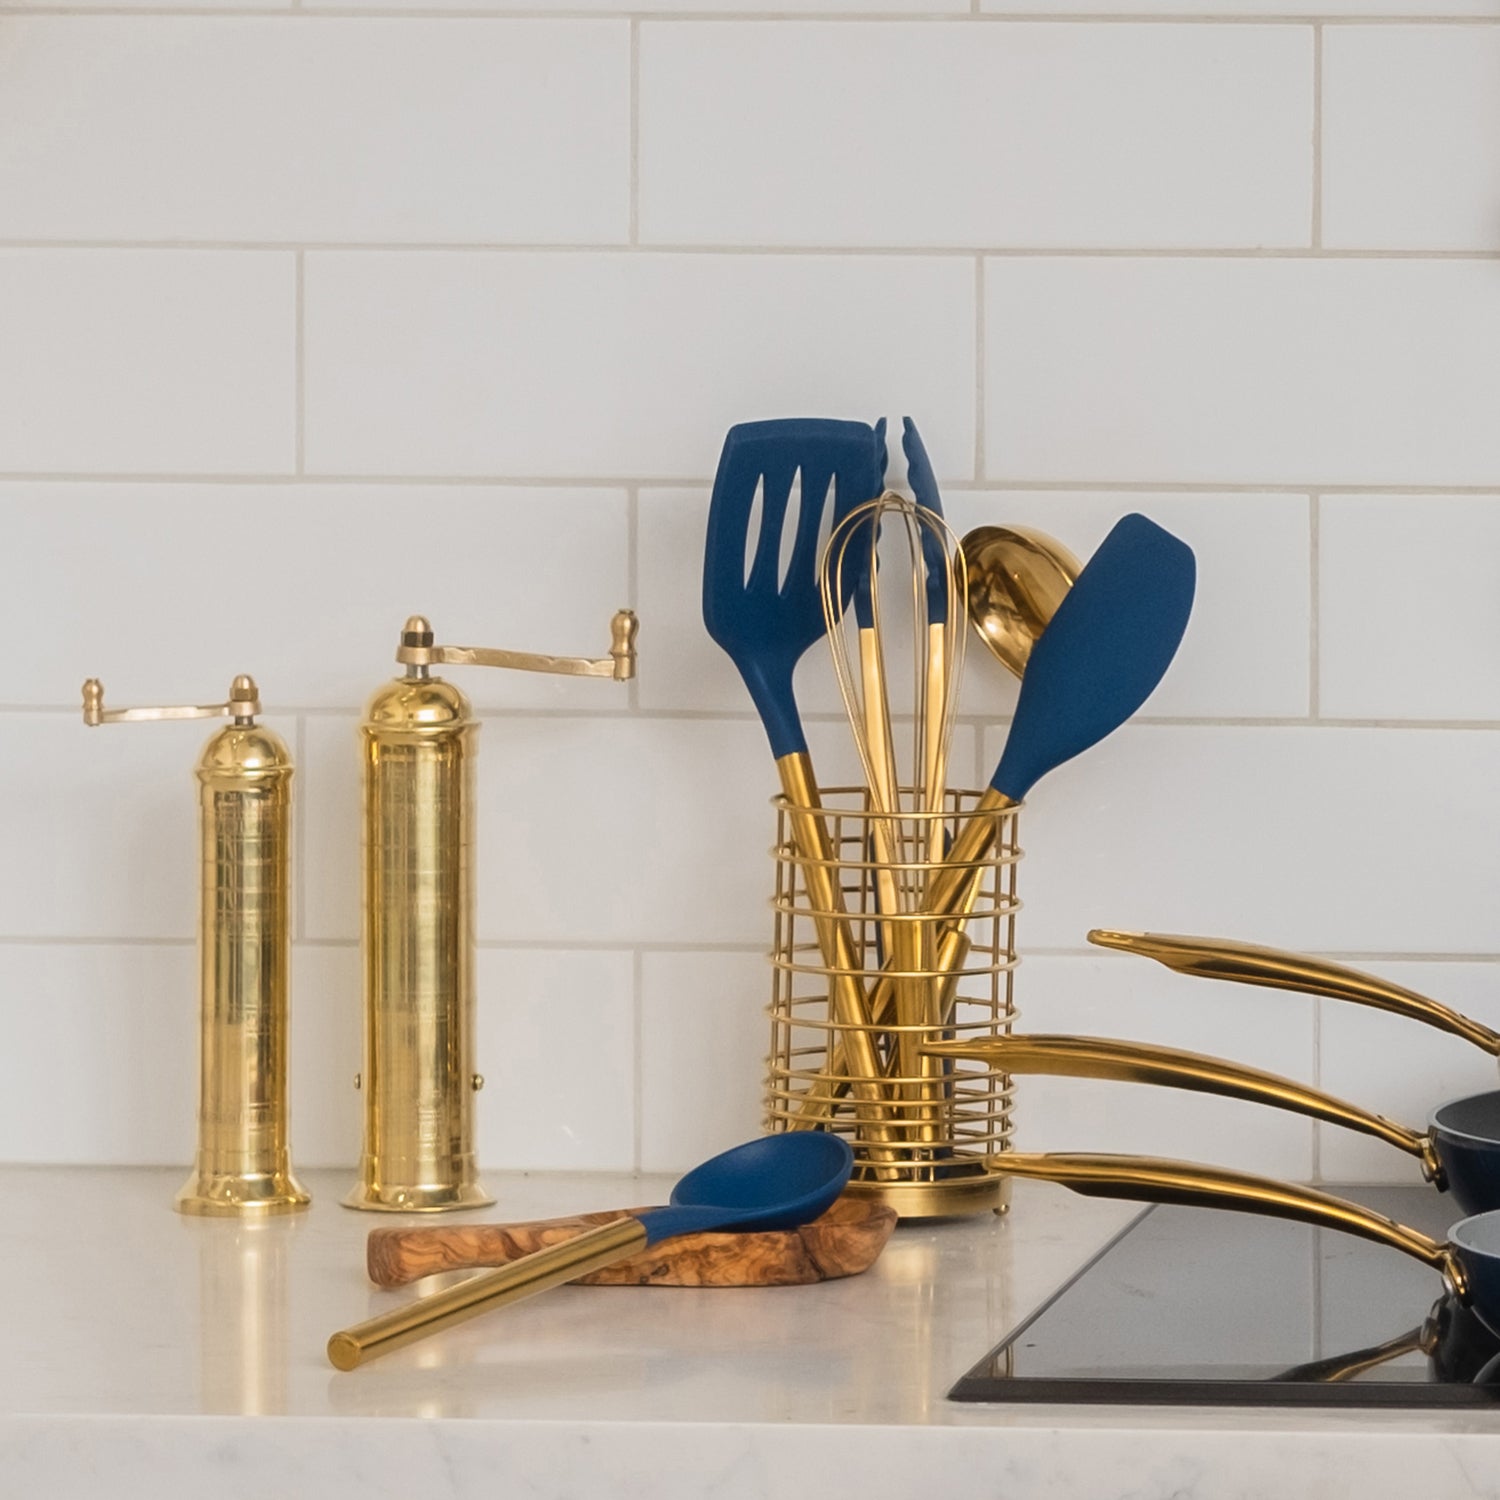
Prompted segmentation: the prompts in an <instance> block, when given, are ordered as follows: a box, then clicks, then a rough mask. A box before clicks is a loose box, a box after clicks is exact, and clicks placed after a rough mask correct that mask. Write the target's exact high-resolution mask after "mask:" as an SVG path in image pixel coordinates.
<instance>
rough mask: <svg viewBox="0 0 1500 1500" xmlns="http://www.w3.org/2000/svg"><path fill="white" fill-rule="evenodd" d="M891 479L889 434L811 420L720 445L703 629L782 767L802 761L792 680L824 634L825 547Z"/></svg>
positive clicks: (756, 427)
mask: <svg viewBox="0 0 1500 1500" xmlns="http://www.w3.org/2000/svg"><path fill="white" fill-rule="evenodd" d="M884 472H885V440H884V429H883V425H882V428H881V430H880V431H879V432H878V433H877V430H876V429H875V428H872V427H869V426H867V425H866V424H865V423H863V422H839V421H833V420H827V419H823V418H814V417H805V418H792V419H786V420H778V421H771V422H745V423H741V424H740V425H739V426H737V427H731V428H730V429H729V434H728V436H727V437H726V438H725V440H724V450H723V452H722V453H721V455H720V457H719V470H718V473H717V475H716V476H715V478H714V488H713V498H712V500H711V501H710V503H709V508H708V538H707V542H706V544H705V547H704V558H703V623H704V624H705V625H706V626H707V627H708V633H709V635H711V636H712V637H713V639H714V640H715V641H717V642H718V643H719V645H720V646H722V647H723V648H724V650H725V651H726V652H727V653H728V654H729V657H730V659H731V660H732V661H733V662H734V664H735V666H736V667H737V668H738V669H739V673H740V676H741V677H742V678H744V681H745V686H746V687H747V688H748V689H749V690H750V696H751V698H752V699H753V700H754V703H755V707H756V710H757V712H758V713H759V714H760V718H761V723H762V724H764V725H765V729H766V735H767V737H768V738H769V740H770V742H771V753H772V754H773V755H774V756H775V757H776V758H777V759H778V760H779V759H781V757H782V756H784V755H791V754H795V753H798V752H802V751H805V750H806V749H807V740H806V739H805V737H804V736H803V733H802V722H801V719H800V717H799V715H798V713H797V703H796V699H795V698H794V696H793V693H792V674H793V672H794V670H795V669H796V666H797V663H798V661H799V660H801V658H802V655H803V653H804V652H805V651H806V650H807V648H808V647H809V646H811V645H812V644H813V642H814V641H816V640H819V639H821V637H822V636H823V635H824V633H825V631H826V628H827V627H826V624H825V621H824V617H823V600H822V594H821V591H820V589H819V583H818V562H819V558H818V550H819V538H820V536H825V535H827V533H828V531H829V529H831V526H832V525H837V524H838V522H839V521H840V520H842V519H843V517H844V516H846V515H847V514H848V513H849V512H850V511H851V510H853V509H854V508H855V506H857V505H862V504H864V502H865V501H867V500H871V499H873V498H874V497H875V496H876V495H877V494H878V493H879V491H880V484H881V479H882V476H883V474H884ZM794 486H795V488H796V489H797V492H798V495H799V500H798V504H797V507H796V515H795V518H792V519H790V520H789V518H788V509H789V502H790V499H791V496H792V493H793V489H794ZM757 497H759V507H758V514H759V523H758V526H756V525H754V524H753V523H754V521H755V518H756V515H757V503H756V502H757ZM830 506H831V507H832V511H833V514H832V516H831V518H830V526H824V524H823V522H824V516H825V513H826V512H827V510H828V509H829V507H830ZM784 537H785V539H786V540H787V541H788V542H789V544H790V545H789V547H785V546H783V539H784ZM851 586H852V580H851ZM842 602H843V603H844V604H846V605H847V603H848V598H847V595H846V597H845V598H844V600H843V601H842Z"/></svg>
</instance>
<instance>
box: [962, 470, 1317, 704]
mask: <svg viewBox="0 0 1500 1500" xmlns="http://www.w3.org/2000/svg"><path fill="white" fill-rule="evenodd" d="M944 507H945V509H946V510H947V512H948V520H949V524H950V525H952V527H953V528H954V530H955V531H957V532H959V533H960V534H962V533H964V532H967V531H969V530H971V529H972V528H973V527H975V526H983V525H1007V524H1008V525H1019V526H1031V527H1035V528H1036V529H1037V530H1039V531H1043V532H1046V533H1048V534H1050V535H1052V536H1055V537H1056V538H1057V539H1058V540H1059V541H1061V542H1062V543H1063V544H1064V545H1065V546H1067V547H1068V548H1069V549H1070V550H1071V551H1072V552H1073V554H1074V555H1075V556H1076V557H1077V558H1078V559H1079V560H1080V561H1087V559H1088V558H1089V557H1090V555H1091V554H1092V553H1093V551H1094V549H1095V548H1096V547H1098V545H1099V543H1100V542H1101V541H1103V540H1104V537H1105V535H1106V533H1107V532H1108V531H1109V528H1110V527H1111V526H1113V525H1114V523H1115V522H1116V521H1117V520H1119V519H1120V517H1121V516H1123V515H1126V514H1128V513H1129V512H1131V511H1138V512H1140V513H1141V514H1143V515H1147V516H1149V517H1150V518H1151V519H1152V520H1153V521H1156V522H1157V523H1158V524H1159V525H1162V526H1165V527H1166V528H1167V530H1168V531H1171V532H1173V533H1175V534H1176V535H1177V536H1180V537H1181V538H1182V539H1183V540H1184V541H1185V542H1187V543H1188V545H1189V546H1190V547H1192V549H1193V553H1194V556H1195V557H1196V559H1197V567H1198V582H1197V592H1196V595H1195V597H1194V601H1193V614H1192V619H1191V621H1190V622H1189V625H1188V631H1187V635H1186V636H1185V637H1184V639H1183V643H1182V648H1181V650H1180V651H1179V652H1178V655H1177V658H1176V660H1175V661H1174V662H1173V663H1172V666H1171V668H1170V669H1169V670H1168V672H1167V675H1166V677H1165V678H1164V679H1163V681H1162V684H1161V686H1160V687H1158V688H1157V690H1156V691H1155V692H1154V693H1153V694H1152V695H1151V697H1150V698H1149V699H1148V700H1147V702H1146V705H1145V707H1144V708H1143V709H1142V710H1141V711H1142V713H1144V714H1148V715H1152V716H1160V717H1182V718H1187V717H1191V718H1211V717H1225V718H1229V717H1233V718H1257V717H1264V718H1300V717H1301V716H1302V715H1304V714H1306V713H1307V712H1308V691H1309V684H1308V677H1309V664H1310V659H1311V653H1310V651H1309V649H1308V629H1309V617H1310V613H1311V597H1312V593H1311V582H1310V578H1309V565H1308V537H1309V525H1310V519H1309V502H1308V499H1307V497H1306V496H1305V495H1280V494H1273V495H1206V494H1203V495H1184V494H1178V493H1166V494H1150V493H1140V492H1132V493H1128V494H1119V493H1114V494H1111V493H1097V492H1096V493H1093V494H1089V493H1080V492H1065V491H1060V490H1045V491H1016V490H959V491H956V492H950V493H949V494H947V495H945V496H944ZM1268 596H1270V597H1274V598H1275V600H1276V607H1275V609H1273V610H1267V609H1265V607H1264V604H1265V600H1266V598H1267V597H1268ZM1251 619H1254V621H1255V627H1254V629H1248V628H1247V627H1246V622H1247V621H1248V620H1251ZM968 658H969V661H970V663H971V669H970V673H969V682H968V683H967V684H966V690H965V694H964V697H963V700H962V703H961V705H960V709H961V712H963V713H966V714H983V715H985V716H986V717H988V718H991V719H993V718H995V717H998V716H999V715H1001V714H1008V713H1009V712H1010V711H1011V709H1012V708H1013V707H1014V704H1015V698H1016V692H1017V688H1018V683H1017V682H1016V680H1015V679H1014V678H1013V677H1012V676H1011V675H1010V673H1009V672H1007V671H1006V670H1005V668H1004V667H1002V666H1001V665H1000V664H999V662H997V661H995V659H994V658H993V657H992V656H991V655H990V654H989V652H988V651H987V650H986V649H985V647H984V644H983V642H981V641H980V639H979V638H978V636H977V635H971V636H970V637H969V646H968Z"/></svg>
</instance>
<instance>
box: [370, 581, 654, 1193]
mask: <svg viewBox="0 0 1500 1500" xmlns="http://www.w3.org/2000/svg"><path fill="white" fill-rule="evenodd" d="M636 629H637V624H636V617H635V615H634V614H633V613H632V612H631V611H630V610H628V609H622V610H620V611H619V612H618V613H617V614H616V615H615V617H614V619H613V621H612V622H611V625H610V650H609V655H608V656H605V657H600V658H598V659H597V660H589V659H586V658H581V657H570V656H535V655H532V654H530V653H528V652H521V651H495V650H490V649H488V648H484V647H477V646H438V645H434V644H433V632H432V626H431V625H430V624H429V623H428V622H427V620H425V619H424V618H423V617H422V616H421V615H413V616H412V617H411V618H410V619H409V620H408V621H407V622H406V626H405V628H404V629H403V630H402V632H401V643H400V645H399V647H398V648H397V650H396V660H397V661H398V662H399V663H401V665H402V666H404V667H405V668H406V671H405V673H404V675H402V676H400V677H398V678H396V679H395V680H394V681H393V682H388V683H387V684H386V685H385V686H383V687H382V688H381V689H380V690H379V691H378V692H377V693H376V694H375V696H374V697H373V698H371V700H370V703H369V706H368V707H367V708H366V710H365V717H364V722H363V723H362V724H361V725H360V742H361V753H362V757H363V761H364V775H363V781H364V832H363V844H364V892H363V894H364V936H363V947H364V974H365V1047H364V1069H363V1071H362V1073H361V1074H360V1075H359V1077H358V1078H357V1079H356V1080H355V1086H356V1087H358V1088H360V1089H361V1090H362V1091H363V1093H364V1121H365V1125H364V1149H363V1151H362V1152H361V1155H360V1164H359V1182H358V1183H357V1185H356V1186H355V1187H354V1189H353V1190H352V1191H351V1192H350V1193H349V1195H348V1196H347V1197H346V1198H345V1199H344V1202H345V1204H346V1205H347V1206H348V1207H350V1208H367V1209H384V1210H388V1211H392V1212H400V1213H412V1212H429V1213H431V1212H438V1211H440V1210H444V1209H457V1208H474V1207H478V1206H480V1205H483V1204H486V1203H493V1202H494V1199H493V1198H491V1197H490V1196H489V1194H488V1193H486V1192H485V1190H484V1189H483V1187H482V1186H481V1185H480V1183H479V1180H478V1168H477V1166H476V1163H475V1157H474V1097H473V1096H474V1093H475V1091H477V1090H478V1089H480V1088H482V1087H483V1085H484V1080H483V1078H481V1077H480V1075H479V1074H478V1073H477V1072H476V1071H475V1069H474V1010H475V997H474V885H473V871H474V852H473V844H474V829H473V813H472V809H473V805H474V756H475V753H476V750H477V745H476V742H475V737H476V735H477V734H478V732H479V724H478V722H477V721H476V720H475V718H474V714H473V711H472V709H471V708H470V706H469V700H468V699H467V698H466V697H465V696H464V695H463V693H461V692H460V691H459V690H458V688H456V687H455V686H454V685H453V684H452V683H450V682H445V681H444V680H443V679H442V678H441V677H436V676H434V675H433V672H432V669H433V668H434V667H437V666H466V667H506V668H510V669H511V670H513V671H522V672H553V673H562V674H564V675H567V676H571V677H610V678H613V679H614V680H615V681H616V682H625V681H627V680H628V679H630V678H632V677H634V676H635V636H636Z"/></svg>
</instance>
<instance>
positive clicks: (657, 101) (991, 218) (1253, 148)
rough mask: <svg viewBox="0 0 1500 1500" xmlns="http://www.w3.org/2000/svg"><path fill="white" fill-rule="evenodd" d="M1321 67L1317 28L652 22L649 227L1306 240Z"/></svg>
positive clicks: (841, 236)
mask: <svg viewBox="0 0 1500 1500" xmlns="http://www.w3.org/2000/svg"><path fill="white" fill-rule="evenodd" d="M1312 65H1313V48H1312V34H1311V32H1310V31H1309V30H1308V29H1307V28H1306V27H1284V28H1282V27H1268V26H1245V27H1206V26H1185V27H1171V26H1122V27H1111V28H1107V29H1106V28H1103V27H1089V26H1047V25H1038V26H984V27H977V28H976V27H956V26H932V25H927V24H890V25H870V26H865V27H860V28H858V29H857V30H852V31H851V28H850V27H848V26H846V25H843V24H791V25H784V26H777V25H766V24H764V23H744V22H742V23H733V24H729V23H726V24H724V25H721V26H712V27H704V26H698V25H691V24H669V25H653V24H647V25H645V26H643V27H642V30H641V102H642V110H641V140H640V150H641V233H642V236H643V238H644V239H646V240H647V241H648V242H651V243H662V242H666V243H677V244H680V243H690V244H697V243H711V244H749V245H756V244H764V243H768V242H769V243H774V244H791V245H850V246H856V245H903V246H904V245H920V246H947V245H966V246H974V247H976V248H979V247H984V246H987V245H988V246H994V245H1070V246H1083V247H1088V248H1095V247H1099V246H1107V245H1153V246H1155V245H1163V246H1171V247H1173V248H1180V247H1182V246H1238V245H1244V244H1247V243H1249V244H1264V245H1305V244H1307V243H1308V241H1309V234H1310V231H1311V216H1312V166H1313V154H1312V89H1311V88H1310V86H1309V85H1310V80H1311V77H1312ZM1079 99H1088V100H1089V110H1090V117H1091V119H1093V120H1095V121H1099V122H1104V121H1107V122H1108V128H1107V129H1082V130H1080V129H1077V128H1075V124H1074V121H1075V119H1076V111H1077V101H1078V100H1079ZM768 104H771V106H772V107H769V108H768V107H767V105H768ZM750 118H754V119H756V121H757V126H756V128H755V129H753V130H747V129H746V128H745V123H744V122H745V121H746V120H747V119H750ZM875 162H879V163H880V164H881V170H880V176H881V178H882V179H883V181H884V183H885V191H880V192H872V191H859V190H858V188H857V186H856V185H857V184H861V183H863V182H865V181H866V180H867V174H868V173H869V171H870V166H871V164H872V163H875ZM839 184H845V185H847V186H846V187H845V189H844V190H843V191H837V190H835V191H830V187H831V186H832V187H836V186H837V185H839Z"/></svg>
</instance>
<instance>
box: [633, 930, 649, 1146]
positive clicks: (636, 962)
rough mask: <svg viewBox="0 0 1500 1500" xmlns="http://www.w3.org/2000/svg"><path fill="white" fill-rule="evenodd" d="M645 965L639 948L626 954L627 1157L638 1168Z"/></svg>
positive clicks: (643, 1085)
mask: <svg viewBox="0 0 1500 1500" xmlns="http://www.w3.org/2000/svg"><path fill="white" fill-rule="evenodd" d="M644 970H645V965H644V964H643V963H642V962H641V950H640V949H639V948H637V949H636V950H635V952H634V953H632V954H631V956H630V995H631V1026H632V1029H633V1045H634V1056H633V1057H632V1059H631V1091H632V1093H633V1094H634V1108H633V1110H632V1111H631V1126H632V1137H631V1161H632V1163H633V1170H634V1171H637V1172H639V1171H640V1170H641V1162H642V1159H643V1158H644V1155H645V1138H646V1121H645V1099H646V1065H645V1058H644V1052H645V1038H646V1000H645V977H644Z"/></svg>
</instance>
